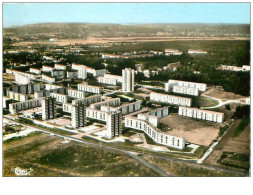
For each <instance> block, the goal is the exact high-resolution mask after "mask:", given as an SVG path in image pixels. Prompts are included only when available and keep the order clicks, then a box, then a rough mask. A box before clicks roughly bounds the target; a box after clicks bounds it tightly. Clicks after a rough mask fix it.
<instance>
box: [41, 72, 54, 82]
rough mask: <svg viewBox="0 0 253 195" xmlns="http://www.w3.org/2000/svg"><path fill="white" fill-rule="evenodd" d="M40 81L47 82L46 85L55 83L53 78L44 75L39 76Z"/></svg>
mask: <svg viewBox="0 0 253 195" xmlns="http://www.w3.org/2000/svg"><path fill="white" fill-rule="evenodd" d="M41 79H42V81H45V82H48V83H54V82H55V78H54V77H50V76H47V75H45V74H42V75H41Z"/></svg>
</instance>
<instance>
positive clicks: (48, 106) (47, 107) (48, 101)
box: [41, 97, 56, 120]
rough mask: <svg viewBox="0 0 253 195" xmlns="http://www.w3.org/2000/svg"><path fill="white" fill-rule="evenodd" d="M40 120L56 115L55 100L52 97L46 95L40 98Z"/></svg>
mask: <svg viewBox="0 0 253 195" xmlns="http://www.w3.org/2000/svg"><path fill="white" fill-rule="evenodd" d="M41 106H42V120H48V119H53V118H55V117H56V100H55V98H52V97H46V98H43V99H42V100H41Z"/></svg>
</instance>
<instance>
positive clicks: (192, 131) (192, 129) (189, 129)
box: [160, 115, 221, 146]
mask: <svg viewBox="0 0 253 195" xmlns="http://www.w3.org/2000/svg"><path fill="white" fill-rule="evenodd" d="M160 122H161V123H162V124H165V125H167V131H168V133H169V134H170V135H173V136H178V137H184V138H185V139H186V140H187V141H188V142H190V143H194V144H199V145H204V146H208V145H210V144H211V143H212V141H213V140H214V139H216V137H217V136H218V134H219V127H220V126H221V125H220V124H217V123H213V122H209V121H202V120H197V119H193V118H188V117H183V116H178V115H169V116H167V117H164V118H163V119H161V121H160ZM168 128H169V129H168Z"/></svg>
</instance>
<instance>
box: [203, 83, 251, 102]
mask: <svg viewBox="0 0 253 195" xmlns="http://www.w3.org/2000/svg"><path fill="white" fill-rule="evenodd" d="M204 95H208V96H211V97H215V98H219V99H221V100H235V99H241V98H246V97H245V96H242V95H239V94H235V93H232V92H226V91H225V90H224V89H223V88H222V87H221V86H214V87H210V88H209V89H208V90H207V91H206V92H205V93H204Z"/></svg>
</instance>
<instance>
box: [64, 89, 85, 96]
mask: <svg viewBox="0 0 253 195" xmlns="http://www.w3.org/2000/svg"><path fill="white" fill-rule="evenodd" d="M68 96H69V97H74V98H85V92H84V91H78V90H75V89H68Z"/></svg>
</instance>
